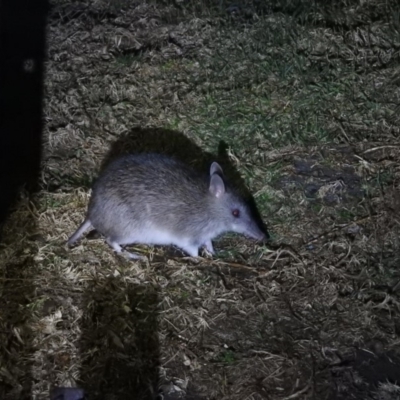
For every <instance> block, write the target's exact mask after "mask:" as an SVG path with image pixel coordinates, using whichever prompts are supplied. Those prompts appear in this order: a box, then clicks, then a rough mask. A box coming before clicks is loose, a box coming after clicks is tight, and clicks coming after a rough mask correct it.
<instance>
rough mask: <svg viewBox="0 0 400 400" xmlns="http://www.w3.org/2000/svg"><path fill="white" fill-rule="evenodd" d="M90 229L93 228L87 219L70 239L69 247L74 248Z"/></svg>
mask: <svg viewBox="0 0 400 400" xmlns="http://www.w3.org/2000/svg"><path fill="white" fill-rule="evenodd" d="M90 227H92V223H91V222H90V220H89V219H88V218H86V219H85V220H84V221H83V222H82V224H81V225H80V226H79V228H78V229H77V230H76V232H75V233H74V234H73V235H72V236H71V237H70V238H69V239H68V242H67V243H68V246H72V245H73V244H74V243H75V242H76V241H77V240H78V239H79V238H80V237H81V236H82V235H83V234H84V233H85V232H86V231H87V230H88V229H89V228H90Z"/></svg>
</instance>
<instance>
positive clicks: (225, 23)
mask: <svg viewBox="0 0 400 400" xmlns="http://www.w3.org/2000/svg"><path fill="white" fill-rule="evenodd" d="M326 3H329V5H327V4H325V2H319V1H316V2H307V1H300V0H296V1H295V0H292V1H290V0H288V1H283V0H281V1H279V0H278V1H272V0H271V1H268V0H265V1H264V2H260V1H253V2H249V1H247V2H246V1H243V2H241V3H235V4H233V3H230V2H224V1H217V0H215V1H214V2H212V1H211V0H210V1H205V0H203V1H198V2H188V1H185V0H181V1H178V0H176V1H175V2H172V1H170V2H168V1H159V2H155V1H153V2H151V1H149V2H145V1H143V2H140V1H139V2H137V1H128V0H118V1H113V2H106V1H96V0H95V1H90V2H89V1H86V2H83V1H75V2H68V1H65V0H54V1H53V3H52V8H51V12H50V16H49V25H48V61H47V64H46V68H47V72H46V97H45V98H46V101H45V109H44V118H45V150H44V158H43V171H42V178H41V190H40V192H39V193H37V194H36V195H34V196H33V197H31V198H29V197H28V196H26V195H25V194H22V195H21V200H20V202H19V204H18V206H17V207H16V209H15V211H14V212H13V214H12V215H11V217H10V219H9V221H8V223H7V226H6V228H5V235H4V238H3V242H2V243H1V244H0V246H1V247H0V251H1V257H0V337H1V340H0V398H1V399H11V400H14V399H15V400H18V399H38V400H39V399H48V398H49V390H50V389H51V388H52V387H53V386H67V387H69V386H76V387H81V388H84V389H85V391H86V393H87V395H88V396H87V398H89V399H107V400H112V399H150V398H152V399H153V398H156V396H159V398H160V399H161V398H164V399H188V400H189V399H198V400H202V399H210V400H211V399H213V400H214V399H218V400H225V399H232V400H235V399H240V400H258V399H269V400H284V399H286V400H289V399H316V400H325V399H326V400H331V399H332V400H333V399H337V400H347V399H358V400H361V399H362V400H369V399H371V400H372V399H374V400H395V399H400V336H399V332H400V212H399V210H400V164H399V160H400V140H399V137H400V19H399V16H400V7H399V5H398V3H397V1H390V0H387V1H383V0H371V1H350V0H348V1H346V0H343V1H337V2H326ZM143 151H157V152H163V153H166V154H172V155H174V156H176V157H177V158H180V159H182V160H184V161H185V162H187V163H189V164H191V165H193V166H194V167H196V168H198V169H203V170H205V169H206V168H208V166H209V164H210V162H211V161H212V160H218V161H219V162H220V163H221V165H222V166H223V167H224V169H225V172H226V175H227V177H228V179H230V180H231V181H233V182H234V183H235V184H236V185H237V186H238V187H239V188H241V189H242V190H243V191H244V193H245V194H247V195H250V194H251V195H252V198H251V199H253V200H254V202H255V204H256V205H257V207H258V211H259V213H260V215H261V216H262V218H263V220H264V222H265V223H266V224H267V226H268V230H269V233H270V235H271V241H270V242H269V243H266V244H260V243H255V242H254V241H252V240H250V239H247V238H245V237H241V236H236V235H233V234H227V235H224V236H222V237H220V238H218V239H217V240H216V241H215V243H214V246H215V249H216V251H217V254H216V255H215V256H214V257H213V258H211V257H209V256H207V255H205V254H204V255H203V256H202V257H199V258H198V259H193V258H190V257H187V256H185V255H184V254H182V253H181V252H180V251H179V250H177V249H174V248H168V247H154V248H153V247H148V246H145V245H133V246H132V248H134V249H135V251H137V252H139V253H140V254H142V255H145V256H147V261H145V262H142V261H128V260H126V259H124V258H123V257H120V256H117V255H116V254H114V253H113V252H112V250H111V249H110V248H109V247H108V245H107V244H106V243H105V242H104V240H103V239H102V238H101V237H99V235H96V234H95V233H90V234H89V235H88V236H87V237H85V238H84V239H83V240H82V241H81V242H80V243H79V245H78V246H76V247H74V248H72V249H68V248H67V247H66V240H67V238H68V237H69V235H71V234H72V233H73V231H74V230H75V229H76V227H77V226H78V224H80V223H81V222H82V220H83V217H84V214H85V211H86V206H87V203H88V200H89V198H90V188H91V184H92V182H93V180H94V179H95V177H96V176H97V174H98V171H99V170H100V169H101V168H102V166H103V165H104V164H105V163H106V162H108V161H109V160H110V159H113V158H114V157H116V156H117V155H119V154H123V153H127V152H143ZM251 199H250V200H251Z"/></svg>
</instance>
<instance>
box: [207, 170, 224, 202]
mask: <svg viewBox="0 0 400 400" xmlns="http://www.w3.org/2000/svg"><path fill="white" fill-rule="evenodd" d="M209 190H210V192H211V193H212V194H213V195H214V196H215V197H217V198H220V197H221V196H222V195H223V194H224V193H225V184H224V181H223V180H222V178H221V177H220V176H219V175H218V174H212V175H211V179H210V187H209Z"/></svg>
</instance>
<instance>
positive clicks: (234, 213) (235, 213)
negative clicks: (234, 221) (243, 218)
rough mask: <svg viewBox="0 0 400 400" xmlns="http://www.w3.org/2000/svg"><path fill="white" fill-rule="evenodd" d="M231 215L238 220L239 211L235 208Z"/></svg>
mask: <svg viewBox="0 0 400 400" xmlns="http://www.w3.org/2000/svg"><path fill="white" fill-rule="evenodd" d="M232 215H233V216H234V217H236V218H239V216H240V211H239V210H238V209H237V208H235V209H234V210H233V211H232Z"/></svg>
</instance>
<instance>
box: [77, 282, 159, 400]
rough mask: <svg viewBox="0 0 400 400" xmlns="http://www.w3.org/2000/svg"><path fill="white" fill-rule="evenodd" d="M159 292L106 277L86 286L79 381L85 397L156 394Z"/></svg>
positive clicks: (116, 398) (148, 396) (118, 398)
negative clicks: (87, 287) (88, 286)
mask: <svg viewBox="0 0 400 400" xmlns="http://www.w3.org/2000/svg"><path fill="white" fill-rule="evenodd" d="M157 305H158V293H157V289H156V288H155V287H153V286H151V285H133V284H129V283H126V282H124V281H123V280H122V279H118V278H109V279H105V280H104V281H102V282H101V283H99V282H98V283H96V282H94V283H93V284H92V285H91V287H90V288H89V289H88V290H87V291H86V296H85V300H84V304H83V307H82V309H83V310H85V311H84V315H83V317H82V323H81V329H82V334H81V345H80V354H81V360H82V367H81V373H80V382H79V383H78V385H79V386H80V387H82V388H83V389H84V390H85V393H86V395H87V398H88V399H114V400H125V399H141V400H142V399H154V398H155V396H156V393H157V383H158V367H159V358H160V356H159V343H158V321H157Z"/></svg>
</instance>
